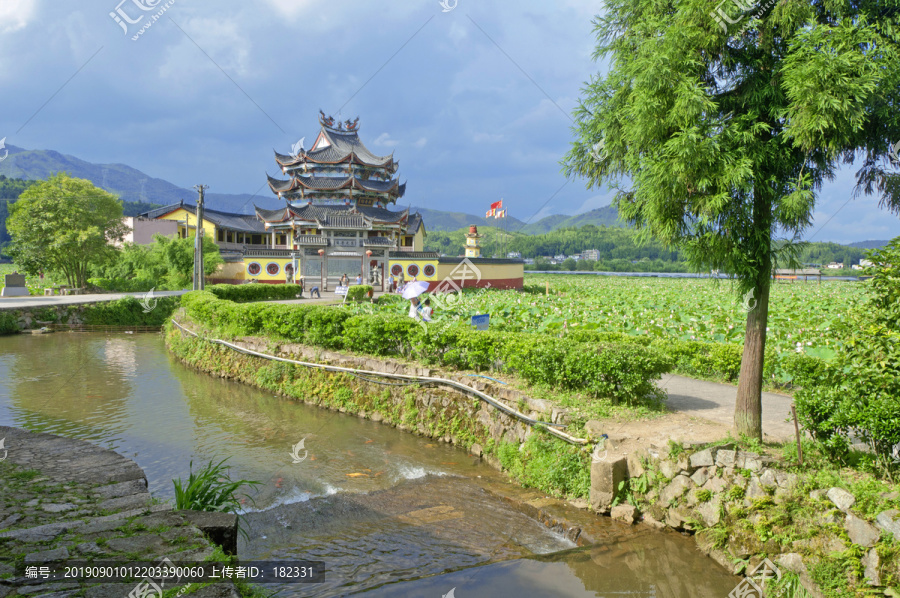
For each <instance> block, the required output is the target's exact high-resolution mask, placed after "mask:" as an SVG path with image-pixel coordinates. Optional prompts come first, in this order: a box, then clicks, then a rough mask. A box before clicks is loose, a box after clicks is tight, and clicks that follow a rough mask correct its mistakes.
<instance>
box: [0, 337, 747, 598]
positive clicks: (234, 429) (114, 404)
mask: <svg viewBox="0 0 900 598" xmlns="http://www.w3.org/2000/svg"><path fill="white" fill-rule="evenodd" d="M0 425H9V426H17V427H22V428H26V429H28V430H32V431H38V432H48V433H52V434H58V435H60V436H66V437H70V438H78V439H82V440H86V441H89V442H92V443H94V444H97V445H100V446H104V447H106V448H109V449H112V450H115V451H116V452H118V453H120V454H122V455H124V456H126V457H128V458H130V459H133V460H134V461H136V462H137V463H138V465H140V466H141V467H142V468H143V469H144V471H145V472H146V474H147V479H148V482H149V489H150V491H151V492H152V493H153V495H154V496H156V497H159V498H161V499H168V500H172V499H174V489H173V484H172V480H173V479H175V478H179V477H180V478H182V479H186V478H187V476H188V474H189V472H190V468H191V463H193V468H194V470H195V471H196V470H197V469H199V468H200V467H202V466H203V465H205V464H206V463H207V462H209V461H211V460H212V461H215V462H219V461H221V460H222V459H226V458H227V459H228V460H227V462H226V464H227V465H228V466H229V467H230V474H231V477H232V479H235V480H237V479H247V480H257V481H259V482H261V485H260V486H258V487H257V488H256V489H254V490H250V491H249V492H248V494H249V495H250V496H249V498H247V499H245V501H244V503H243V508H242V511H241V515H242V527H243V528H244V529H245V530H246V532H247V533H246V534H245V535H244V536H243V537H242V538H241V540H240V543H239V547H238V553H239V557H240V558H241V559H244V560H268V559H272V560H309V561H320V562H322V563H323V565H324V567H325V570H326V574H325V581H324V582H323V583H319V584H291V585H284V586H277V587H276V586H267V587H270V588H272V589H278V590H279V592H278V596H285V597H294V596H323V597H325V596H346V595H352V594H358V593H365V595H366V596H372V597H380V596H430V597H434V598H439V597H445V596H449V598H466V597H470V596H485V597H491V598H494V597H496V598H505V597H512V598H524V597H531V596H535V597H542V596H548V597H549V596H555V597H556V596H561V597H581V596H605V597H606V596H608V597H612V596H633V597H635V598H637V597H650V596H653V597H656V598H662V597H672V598H680V597H684V598H698V597H705V596H709V597H716V598H724V597H725V596H727V595H728V593H729V592H730V591H731V590H732V589H733V588H734V586H735V585H736V583H737V581H738V579H737V578H735V577H733V576H731V575H730V574H728V573H727V572H726V571H725V570H724V569H723V568H722V567H720V566H719V565H718V564H716V563H715V562H714V561H712V560H711V559H708V558H707V557H705V556H703V555H702V554H701V553H700V552H699V551H697V549H696V547H695V546H694V542H693V540H692V539H691V538H686V537H682V536H680V535H678V534H675V533H671V532H658V531H653V530H650V528H648V527H646V526H641V525H638V526H633V527H625V526H621V525H618V524H614V522H612V521H609V533H608V534H607V536H606V537H605V538H604V539H603V541H602V542H600V543H598V544H597V545H595V546H590V547H581V548H579V547H576V546H575V544H574V543H572V542H571V541H569V540H568V539H566V538H565V537H563V536H561V535H560V534H557V533H554V532H552V531H551V530H549V529H548V528H546V527H544V526H543V525H542V524H541V523H539V522H537V521H535V520H533V519H530V518H529V517H527V516H525V515H523V514H522V513H520V512H519V511H517V510H516V509H515V508H514V507H513V506H511V505H510V504H509V503H507V502H506V501H504V500H502V499H500V498H498V497H496V496H495V495H494V494H492V493H490V492H486V491H485V490H484V487H485V484H507V483H508V481H507V480H506V476H505V475H504V474H501V473H499V472H497V471H496V470H494V469H493V468H491V467H489V466H488V465H485V464H483V463H481V462H480V460H479V459H477V458H475V457H473V456H471V455H468V454H467V452H466V451H464V450H462V449H460V448H456V447H453V446H450V445H446V444H443V443H438V442H436V441H432V440H430V439H426V438H421V437H418V436H415V435H413V434H410V433H406V432H401V431H399V430H397V429H395V428H393V427H391V426H389V425H383V424H380V423H375V422H371V421H367V420H363V419H360V418H357V417H356V416H353V415H347V414H341V413H338V412H333V411H328V410H323V409H319V408H316V407H311V406H306V405H303V404H299V403H295V402H293V401H290V400H287V399H284V398H278V397H274V396H272V395H270V394H267V393H265V392H263V391H260V390H258V389H254V388H250V387H248V386H244V385H241V384H238V383H235V382H231V381H227V380H222V379H219V378H214V377H211V376H208V375H205V374H203V373H201V372H197V371H194V370H192V369H190V368H187V367H185V366H183V365H182V364H181V363H180V362H178V361H177V360H176V359H175V358H173V357H172V356H171V355H169V354H168V353H167V351H166V349H165V346H164V343H163V340H162V337H161V336H160V335H157V334H95V333H55V334H46V335H26V334H22V335H14V336H0ZM301 441H302V442H303V445H302V447H298V444H299V443H300V442H301ZM295 447H297V448H295ZM293 455H296V456H297V458H295V457H294V456H293Z"/></svg>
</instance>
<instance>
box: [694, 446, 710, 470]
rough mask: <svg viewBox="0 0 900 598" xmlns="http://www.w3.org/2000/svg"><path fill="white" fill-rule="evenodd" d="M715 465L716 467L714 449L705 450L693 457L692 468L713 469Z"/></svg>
mask: <svg viewBox="0 0 900 598" xmlns="http://www.w3.org/2000/svg"><path fill="white" fill-rule="evenodd" d="M713 465H715V458H714V456H713V452H712V449H703V450H702V451H700V452H698V453H694V454H693V455H691V467H712V466H713Z"/></svg>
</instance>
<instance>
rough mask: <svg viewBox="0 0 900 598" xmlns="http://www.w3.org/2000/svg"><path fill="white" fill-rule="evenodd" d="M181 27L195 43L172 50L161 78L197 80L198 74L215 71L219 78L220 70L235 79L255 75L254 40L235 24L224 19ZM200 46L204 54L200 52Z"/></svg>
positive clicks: (193, 21)
mask: <svg viewBox="0 0 900 598" xmlns="http://www.w3.org/2000/svg"><path fill="white" fill-rule="evenodd" d="M179 25H181V27H182V28H183V29H184V30H185V31H186V32H187V34H188V35H189V36H190V37H191V39H193V42H192V41H191V40H190V39H184V40H183V41H181V42H180V43H178V44H174V45H172V46H170V48H169V52H168V56H167V58H166V61H165V62H164V63H163V65H162V66H160V69H159V74H160V76H161V77H163V78H179V79H182V78H184V77H185V76H189V77H193V76H194V75H196V72H197V71H198V70H203V71H215V72H216V76H219V68H221V69H222V70H224V71H225V72H226V73H228V75H229V76H231V77H235V76H238V77H246V76H248V75H251V74H252V73H253V69H250V68H249V62H250V48H251V43H250V40H249V39H247V37H246V36H245V35H243V32H242V31H241V30H240V28H239V24H238V23H237V22H236V21H235V20H231V19H224V18H221V17H213V18H194V19H189V20H187V21H185V22H183V23H179ZM195 42H196V45H195ZM197 46H200V48H202V50H203V51H202V52H201V51H200V50H198V49H197ZM204 54H206V55H208V56H209V59H208V58H207V57H206V56H204ZM210 59H212V61H210Z"/></svg>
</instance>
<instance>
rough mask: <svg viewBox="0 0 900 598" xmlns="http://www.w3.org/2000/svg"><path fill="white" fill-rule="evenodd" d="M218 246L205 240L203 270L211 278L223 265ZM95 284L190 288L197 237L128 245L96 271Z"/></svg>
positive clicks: (110, 287)
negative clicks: (195, 239)
mask: <svg viewBox="0 0 900 598" xmlns="http://www.w3.org/2000/svg"><path fill="white" fill-rule="evenodd" d="M223 263H224V261H223V259H222V256H221V254H220V253H219V247H218V246H217V245H216V244H215V242H214V241H213V240H212V239H211V238H210V237H203V271H204V273H205V274H206V276H209V275H210V274H212V273H213V272H215V271H216V269H217V268H218V267H219V266H220V265H221V264H223ZM93 272H94V273H95V274H97V275H98V276H96V277H95V278H92V279H91V281H92V284H95V285H96V286H98V287H100V288H102V289H104V290H109V291H122V292H128V291H148V290H150V289H151V288H157V289H161V290H180V289H185V288H188V287H190V286H191V283H192V278H193V272H194V237H193V236H189V237H187V238H184V239H182V238H179V237H177V236H174V235H173V236H171V237H164V236H162V235H154V236H153V243H151V244H149V245H134V244H133V243H128V244H126V245H125V246H124V247H123V248H122V249H119V250H117V251H115V252H114V253H112V254H110V255H109V257H108V258H107V260H106V261H105V262H103V263H102V264H100V265H98V266H96V267H94V268H93Z"/></svg>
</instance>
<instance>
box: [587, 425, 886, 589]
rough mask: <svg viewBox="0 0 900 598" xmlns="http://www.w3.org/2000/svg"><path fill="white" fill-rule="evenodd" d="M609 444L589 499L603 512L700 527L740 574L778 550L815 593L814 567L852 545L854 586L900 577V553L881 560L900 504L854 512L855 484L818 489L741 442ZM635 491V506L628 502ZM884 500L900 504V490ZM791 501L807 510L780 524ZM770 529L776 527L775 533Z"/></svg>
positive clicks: (703, 545) (713, 552) (594, 471)
mask: <svg viewBox="0 0 900 598" xmlns="http://www.w3.org/2000/svg"><path fill="white" fill-rule="evenodd" d="M608 444H609V446H607V447H605V449H606V450H605V451H602V452H601V454H599V455H598V454H596V453H595V456H594V458H593V459H592V464H591V493H590V504H591V508H592V509H593V510H595V511H596V512H598V513H609V514H610V515H611V516H612V517H613V518H616V519H620V520H623V521H626V522H629V523H635V522H638V521H641V522H644V523H646V524H648V525H650V526H652V527H655V528H657V529H664V528H670V529H673V530H677V531H682V532H689V533H696V538H697V543H698V545H699V546H700V549H701V550H702V551H703V552H705V553H706V554H708V555H709V556H710V557H712V558H713V559H715V560H716V561H717V562H719V563H720V564H721V565H722V566H724V567H725V568H726V569H729V570H732V571H734V572H735V573H737V572H738V568H739V567H740V566H741V562H742V561H743V562H744V563H745V564H746V566H747V570H752V569H753V568H754V567H756V566H757V565H758V564H759V563H760V562H762V555H770V558H771V559H772V560H773V561H774V562H775V563H776V564H777V566H780V567H782V568H783V569H784V570H788V571H792V572H794V573H796V574H797V575H799V577H800V580H801V583H802V584H803V586H804V587H805V588H806V589H807V590H808V591H809V592H810V593H812V594H813V595H814V596H822V595H823V594H822V593H821V590H820V589H819V588H818V587H816V585H815V583H814V582H813V581H812V579H811V577H810V573H809V569H808V568H809V566H811V565H813V564H815V563H817V562H819V561H820V560H822V559H826V560H827V559H833V558H834V553H846V551H848V550H856V551H858V553H859V554H862V562H861V565H862V568H863V574H862V575H861V576H860V578H859V579H856V580H854V583H857V584H859V585H861V586H880V585H881V584H882V583H883V581H884V579H885V578H886V577H887V576H888V575H893V576H894V577H895V579H897V578H900V559H897V558H896V556H895V557H894V558H893V559H892V561H891V562H882V560H881V558H880V557H879V548H881V549H882V550H883V549H885V548H886V547H888V546H889V544H890V541H889V540H888V538H889V537H890V536H891V535H892V536H893V537H894V538H900V509H886V510H884V511H882V512H880V513H879V514H878V515H877V516H876V517H875V518H874V519H870V520H867V518H866V517H865V516H864V515H862V514H861V513H860V512H857V511H854V509H853V507H854V505H855V504H856V501H857V499H856V497H854V496H853V495H852V494H851V493H850V492H848V491H847V490H844V489H842V488H837V487H832V488H819V489H812V490H810V489H809V487H808V484H807V483H805V482H806V479H805V478H801V477H800V476H798V475H797V474H795V473H790V472H785V471H782V470H780V469H778V468H776V467H775V465H776V462H775V460H774V459H772V458H769V457H767V456H765V455H760V454H757V453H752V452H748V451H742V450H739V449H736V448H735V446H734V445H733V444H731V445H722V446H713V447H707V448H703V447H699V446H698V447H695V446H691V445H689V444H688V445H683V446H681V447H677V448H680V449H683V450H677V451H674V452H673V451H672V447H671V446H667V447H654V448H652V449H651V450H647V451H642V452H640V453H631V454H627V455H623V454H621V453H616V451H615V444H616V443H615V440H612V441H610V442H609V443H608ZM625 480H627V482H626V483H625V484H624V485H621V486H620V484H622V482H623V481H625ZM628 494H630V502H631V503H634V504H628V503H626V502H625V500H624V499H625V497H626V495H628ZM881 498H882V499H883V500H884V501H885V502H887V503H890V502H895V503H897V504H898V506H900V494H898V493H892V494H887V495H881ZM789 502H792V503H794V506H796V507H802V508H805V509H806V512H805V513H804V514H803V515H798V516H797V519H796V520H787V521H778V520H777V518H776V515H775V513H776V511H777V509H778V506H779V505H784V504H785V503H789ZM614 503H619V504H615V506H613V505H614ZM796 512H797V513H803V511H801V510H799V509H798V510H797V511H796ZM810 514H812V515H811V516H810ZM801 516H802V517H804V519H803V520H801V519H800V517H801ZM766 530H770V531H771V532H772V533H771V536H770V537H768V538H767V537H766V536H767V535H769V534H768V532H767V531H766ZM779 530H784V531H787V532H788V533H789V534H790V535H791V536H792V537H796V539H794V540H793V541H791V542H790V544H789V545H786V544H785V541H784V540H782V539H779V538H778V537H777V534H776V533H775V532H776V531H779ZM761 533H762V536H761V535H760V534H761ZM848 539H849V543H848V542H847V541H846V540H848ZM736 564H737V565H736ZM848 583H849V581H848ZM873 595H878V594H877V593H876V594H873ZM887 595H892V594H887Z"/></svg>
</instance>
